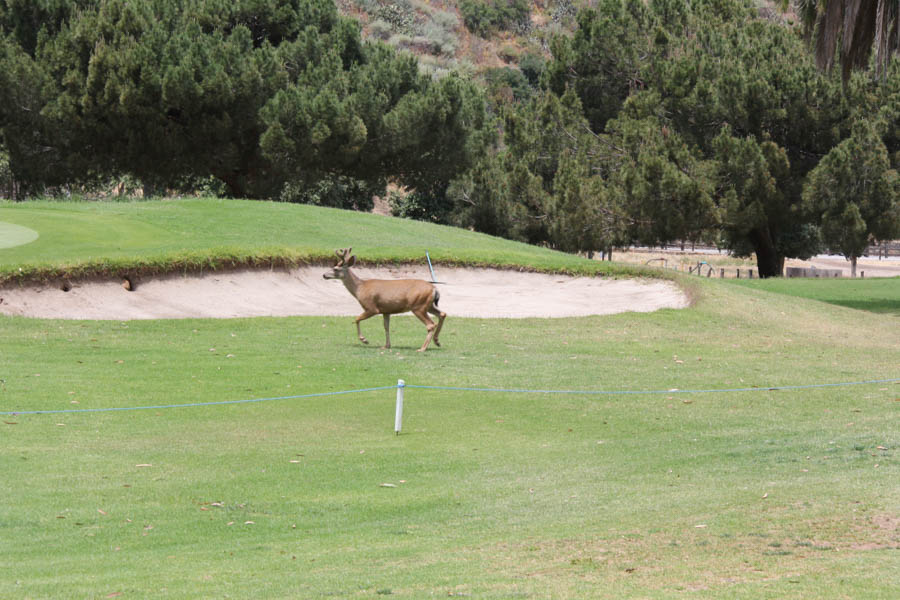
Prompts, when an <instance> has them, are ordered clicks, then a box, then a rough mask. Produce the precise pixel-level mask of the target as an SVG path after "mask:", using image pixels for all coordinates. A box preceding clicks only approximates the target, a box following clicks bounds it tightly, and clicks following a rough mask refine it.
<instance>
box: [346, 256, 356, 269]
mask: <svg viewBox="0 0 900 600" xmlns="http://www.w3.org/2000/svg"><path fill="white" fill-rule="evenodd" d="M355 264H356V256H355V255H354V256H351V257H350V258H348V259H347V266H348V267H352V266H353V265H355Z"/></svg>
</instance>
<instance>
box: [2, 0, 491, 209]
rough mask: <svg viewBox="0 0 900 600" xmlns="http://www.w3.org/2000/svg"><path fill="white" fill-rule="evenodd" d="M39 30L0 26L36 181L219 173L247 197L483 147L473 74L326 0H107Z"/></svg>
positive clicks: (13, 107)
mask: <svg viewBox="0 0 900 600" xmlns="http://www.w3.org/2000/svg"><path fill="white" fill-rule="evenodd" d="M48 6H49V5H48ZM17 14H18V13H17ZM54 14H55V13H54ZM3 16H4V17H5V18H7V17H9V15H8V14H7V13H4V15H3ZM8 20H9V18H7V21H8ZM19 21H22V22H25V23H26V24H27V23H28V21H27V20H23V19H19ZM53 23H56V21H53V22H51V25H53ZM22 27H25V26H24V25H23V26H22ZM16 31H18V30H16ZM23 31H24V30H23ZM40 31H41V32H42V33H40V34H39V35H38V34H35V38H36V40H37V42H36V45H35V47H34V51H33V53H29V51H28V49H27V48H23V47H22V46H21V45H20V44H19V43H17V42H16V41H15V40H14V39H11V38H6V37H0V78H2V79H0V84H3V85H2V86H0V87H2V90H0V131H2V132H3V137H4V139H5V140H7V145H8V148H9V151H10V157H11V161H12V166H13V170H14V171H15V173H16V176H17V178H19V179H20V180H22V181H24V182H27V183H28V184H30V185H31V186H32V187H34V188H38V187H39V186H42V185H59V184H61V183H68V182H79V181H85V180H87V179H90V178H91V177H94V176H95V175H101V174H103V175H107V176H108V175H115V174H119V173H129V174H132V175H134V176H136V177H138V178H139V179H140V180H142V181H143V182H144V183H145V185H147V186H149V187H152V188H156V189H165V188H170V187H174V186H175V183H176V182H177V181H179V180H182V179H184V178H186V177H187V178H190V177H206V176H209V175H214V176H215V177H217V178H218V179H220V180H221V181H223V182H224V183H225V184H226V185H227V188H228V191H229V193H230V194H232V195H235V196H249V197H278V196H279V194H280V193H281V191H282V188H283V187H284V183H285V182H287V181H299V182H300V183H301V186H302V187H303V188H304V189H305V190H312V189H314V187H313V186H314V184H316V182H319V181H325V182H326V183H325V184H324V185H325V187H329V186H330V184H329V183H328V182H329V181H338V180H342V178H344V179H346V180H357V181H363V182H365V186H366V187H369V188H372V189H380V188H381V187H383V185H384V182H385V180H386V179H387V178H388V177H393V178H396V179H397V180H398V181H401V182H403V183H405V184H407V185H409V186H411V187H415V188H422V187H434V186H437V187H446V185H447V182H448V181H449V179H450V178H451V177H452V176H453V175H455V174H456V173H458V172H459V171H460V170H462V169H465V168H466V167H467V165H469V164H470V163H471V162H472V159H470V158H469V156H470V154H471V153H477V149H478V147H479V145H478V144H472V143H470V139H471V138H472V137H473V136H477V135H478V131H479V128H480V126H481V123H482V120H483V117H482V115H481V113H482V112H483V106H482V104H481V100H480V95H479V94H478V93H477V92H476V90H475V88H474V87H473V86H472V85H470V84H468V83H467V82H465V81H462V80H461V79H459V78H457V77H453V76H451V77H447V78H445V79H443V80H440V81H433V80H431V79H429V78H427V77H424V76H422V75H420V74H419V73H418V71H417V66H416V63H415V60H414V59H413V58H412V57H410V56H408V55H401V54H398V53H397V52H396V51H394V50H392V49H390V48H388V47H386V46H383V45H378V44H366V43H363V42H362V40H361V38H360V31H359V26H358V24H357V23H356V22H355V21H351V20H347V19H344V18H341V17H339V15H338V14H337V11H336V9H335V6H334V4H333V3H332V2H330V1H329V0H292V1H290V2H282V1H276V0H243V1H241V0H235V1H232V0H196V1H193V2H187V3H186V2H178V1H175V0H157V1H154V2H127V1H125V0H101V1H100V2H97V3H96V4H95V3H90V4H85V6H84V7H83V8H82V9H79V10H77V11H73V12H71V13H69V14H64V15H63V16H62V17H60V20H59V23H57V24H56V25H53V26H52V27H49V28H48V27H44V28H43V29H41V30H40ZM20 37H23V39H24V38H27V36H25V34H24V33H22V34H21V36H20ZM9 140H15V141H14V143H13V142H10V141H9ZM304 193H306V192H304ZM310 193H312V194H313V196H312V197H320V196H321V194H320V193H319V192H310ZM288 194H289V195H292V197H306V196H304V195H303V194H299V195H298V194H295V193H293V192H288ZM325 195H326V196H327V195H328V194H325ZM353 204H356V202H353Z"/></svg>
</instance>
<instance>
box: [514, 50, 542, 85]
mask: <svg viewBox="0 0 900 600" xmlns="http://www.w3.org/2000/svg"><path fill="white" fill-rule="evenodd" d="M546 64H547V61H545V60H544V58H543V57H542V56H541V55H540V54H534V53H532V52H528V53H526V54H525V55H523V56H522V58H521V59H519V69H520V70H521V71H522V74H523V75H525V79H527V80H528V83H529V84H531V85H532V86H534V87H537V86H538V84H539V83H540V81H541V74H542V73H543V72H544V67H545V66H546Z"/></svg>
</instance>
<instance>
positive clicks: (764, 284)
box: [731, 277, 900, 316]
mask: <svg viewBox="0 0 900 600" xmlns="http://www.w3.org/2000/svg"><path fill="white" fill-rule="evenodd" d="M731 283H734V284H736V285H742V286H746V287H751V288H755V289H760V290H766V291H769V292H777V293H779V294H788V295H791V296H799V297H800V298H810V299H812V300H818V301H819V302H828V303H830V304H837V305H839V306H847V307H849V308H856V309H859V310H867V311H871V312H875V313H882V314H887V315H895V316H900V277H889V278H886V277H879V278H875V279H800V278H795V279H785V278H774V279H757V280H754V281H749V280H739V279H735V280H732V281H731Z"/></svg>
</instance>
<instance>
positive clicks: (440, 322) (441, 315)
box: [428, 304, 447, 346]
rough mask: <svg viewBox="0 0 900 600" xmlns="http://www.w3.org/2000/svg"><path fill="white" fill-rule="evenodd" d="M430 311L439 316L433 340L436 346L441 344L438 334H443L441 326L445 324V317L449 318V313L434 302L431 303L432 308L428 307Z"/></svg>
mask: <svg viewBox="0 0 900 600" xmlns="http://www.w3.org/2000/svg"><path fill="white" fill-rule="evenodd" d="M428 312H430V313H431V314H433V315H434V316H436V317H437V318H438V323H437V329H435V330H434V338H433V340H434V345H435V346H440V345H441V343H440V342H439V341H438V336H439V335H441V327H443V326H444V319H446V318H447V313H445V312H442V311H440V310H438V308H437V307H436V306H434V305H433V304H432V305H431V308H429V309H428Z"/></svg>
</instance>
